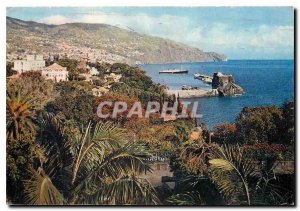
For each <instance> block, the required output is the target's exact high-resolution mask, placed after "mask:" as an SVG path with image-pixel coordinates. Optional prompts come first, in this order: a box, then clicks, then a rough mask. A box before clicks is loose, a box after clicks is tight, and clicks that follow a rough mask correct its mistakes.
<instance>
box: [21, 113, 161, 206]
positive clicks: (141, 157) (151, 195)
mask: <svg viewBox="0 0 300 211" xmlns="http://www.w3.org/2000/svg"><path fill="white" fill-rule="evenodd" d="M53 118H55V117H53ZM50 119H51V118H50ZM56 124H57V126H56V128H60V130H61V132H62V133H63V129H62V128H61V126H59V125H61V123H60V122H59V121H57V122H56ZM52 129H53V128H52ZM52 133H53V131H52ZM57 137H59V136H57ZM125 137H126V134H125V131H124V130H122V129H120V128H118V127H116V126H114V125H113V124H112V123H110V122H106V123H98V124H96V125H95V127H94V128H93V127H92V125H91V124H89V125H88V126H87V128H86V130H85V132H84V133H82V134H81V136H80V138H78V139H76V140H67V139H64V135H63V134H62V135H61V136H60V138H62V139H63V140H61V141H57V140H54V139H49V140H48V141H46V142H48V143H47V144H46V145H48V146H49V144H50V143H52V144H54V145H55V144H57V143H63V144H61V147H63V151H64V152H65V153H67V154H69V155H72V156H70V157H69V159H70V160H71V163H70V165H65V164H64V162H65V161H64V159H58V158H55V157H53V156H52V159H55V160H56V162H52V163H51V161H49V162H48V165H47V164H46V165H45V172H49V174H50V175H51V179H53V180H52V182H53V184H61V182H60V181H59V180H61V179H62V176H61V175H62V174H63V175H64V180H65V181H66V180H67V181H66V183H68V184H69V185H64V186H63V188H60V186H57V189H58V190H59V191H60V192H61V193H63V196H64V198H65V201H67V203H69V204H158V203H159V200H158V198H157V197H156V193H155V190H154V188H153V187H152V186H151V185H150V184H149V182H148V181H147V180H145V179H143V178H142V177H141V175H142V174H144V173H145V172H147V171H151V169H150V167H149V165H148V164H147V163H146V161H145V160H146V158H147V157H149V153H148V151H147V149H146V148H145V146H141V145H137V144H135V143H131V142H129V141H127V140H126V138H125ZM44 141H45V140H44ZM51 153H53V151H51ZM62 154H63V152H60V153H57V154H56V156H57V157H61V156H62ZM53 163H55V165H53ZM54 167H55V168H56V170H53V168H54ZM63 172H64V173H63ZM49 178H50V177H49ZM32 183H36V181H35V180H34V179H32V180H29V181H27V188H28V189H29V187H30V184H32ZM35 187H41V186H37V185H35ZM40 192H45V194H46V192H47V189H43V190H40ZM26 193H27V194H28V198H29V199H30V200H29V202H32V197H33V196H35V194H29V193H30V191H27V192H26ZM53 197H54V196H53ZM35 201H40V200H35ZM47 202H49V201H47Z"/></svg>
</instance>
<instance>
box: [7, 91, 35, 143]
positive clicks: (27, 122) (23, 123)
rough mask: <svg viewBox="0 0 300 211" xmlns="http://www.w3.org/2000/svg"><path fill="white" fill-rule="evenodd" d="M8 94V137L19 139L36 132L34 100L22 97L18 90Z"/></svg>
mask: <svg viewBox="0 0 300 211" xmlns="http://www.w3.org/2000/svg"><path fill="white" fill-rule="evenodd" d="M6 93H7V99H6V115H7V137H8V138H13V139H19V138H20V136H22V135H25V134H26V133H27V132H29V133H31V132H33V131H34V130H35V126H34V123H33V120H34V118H35V112H34V111H35V105H34V104H33V100H34V99H27V98H26V97H25V96H22V95H21V92H20V90H18V89H14V90H12V91H10V92H9V91H7V92H6Z"/></svg>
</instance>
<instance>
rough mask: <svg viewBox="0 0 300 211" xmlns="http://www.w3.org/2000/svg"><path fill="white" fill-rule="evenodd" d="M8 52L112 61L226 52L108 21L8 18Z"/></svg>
mask: <svg viewBox="0 0 300 211" xmlns="http://www.w3.org/2000/svg"><path fill="white" fill-rule="evenodd" d="M6 26H7V52H8V53H14V52H17V51H27V52H28V53H43V54H44V55H45V54H49V53H51V54H53V53H59V54H67V55H68V56H70V57H74V58H79V57H81V56H83V55H84V54H85V55H86V53H88V55H89V58H91V59H93V60H98V61H99V60H100V61H101V60H102V61H108V62H127V63H130V64H133V63H136V62H140V63H172V62H198V61H199V62H200V61H220V60H224V59H226V57H225V56H224V55H220V54H218V53H215V52H204V51H202V50H199V49H197V48H193V47H190V46H187V45H184V44H181V43H178V42H174V41H171V40H168V39H163V38H159V37H153V36H148V35H142V34H139V33H136V32H133V31H129V30H125V29H121V28H118V27H115V26H110V25H106V24H87V23H68V24H62V25H47V24H42V23H36V22H33V21H22V20H18V19H14V18H10V17H7V18H6Z"/></svg>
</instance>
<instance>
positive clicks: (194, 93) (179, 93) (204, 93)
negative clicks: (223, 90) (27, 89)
mask: <svg viewBox="0 0 300 211" xmlns="http://www.w3.org/2000/svg"><path fill="white" fill-rule="evenodd" d="M165 92H166V94H167V95H170V96H172V95H173V96H175V97H176V98H178V97H179V98H196V97H211V96H219V94H218V91H217V90H206V89H197V90H165Z"/></svg>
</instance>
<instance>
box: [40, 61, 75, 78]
mask: <svg viewBox="0 0 300 211" xmlns="http://www.w3.org/2000/svg"><path fill="white" fill-rule="evenodd" d="M42 76H44V77H46V79H51V80H53V81H54V82H61V81H67V80H68V76H69V74H68V71H67V68H66V67H62V66H60V65H59V64H56V63H54V64H52V65H50V66H48V67H44V68H42Z"/></svg>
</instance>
